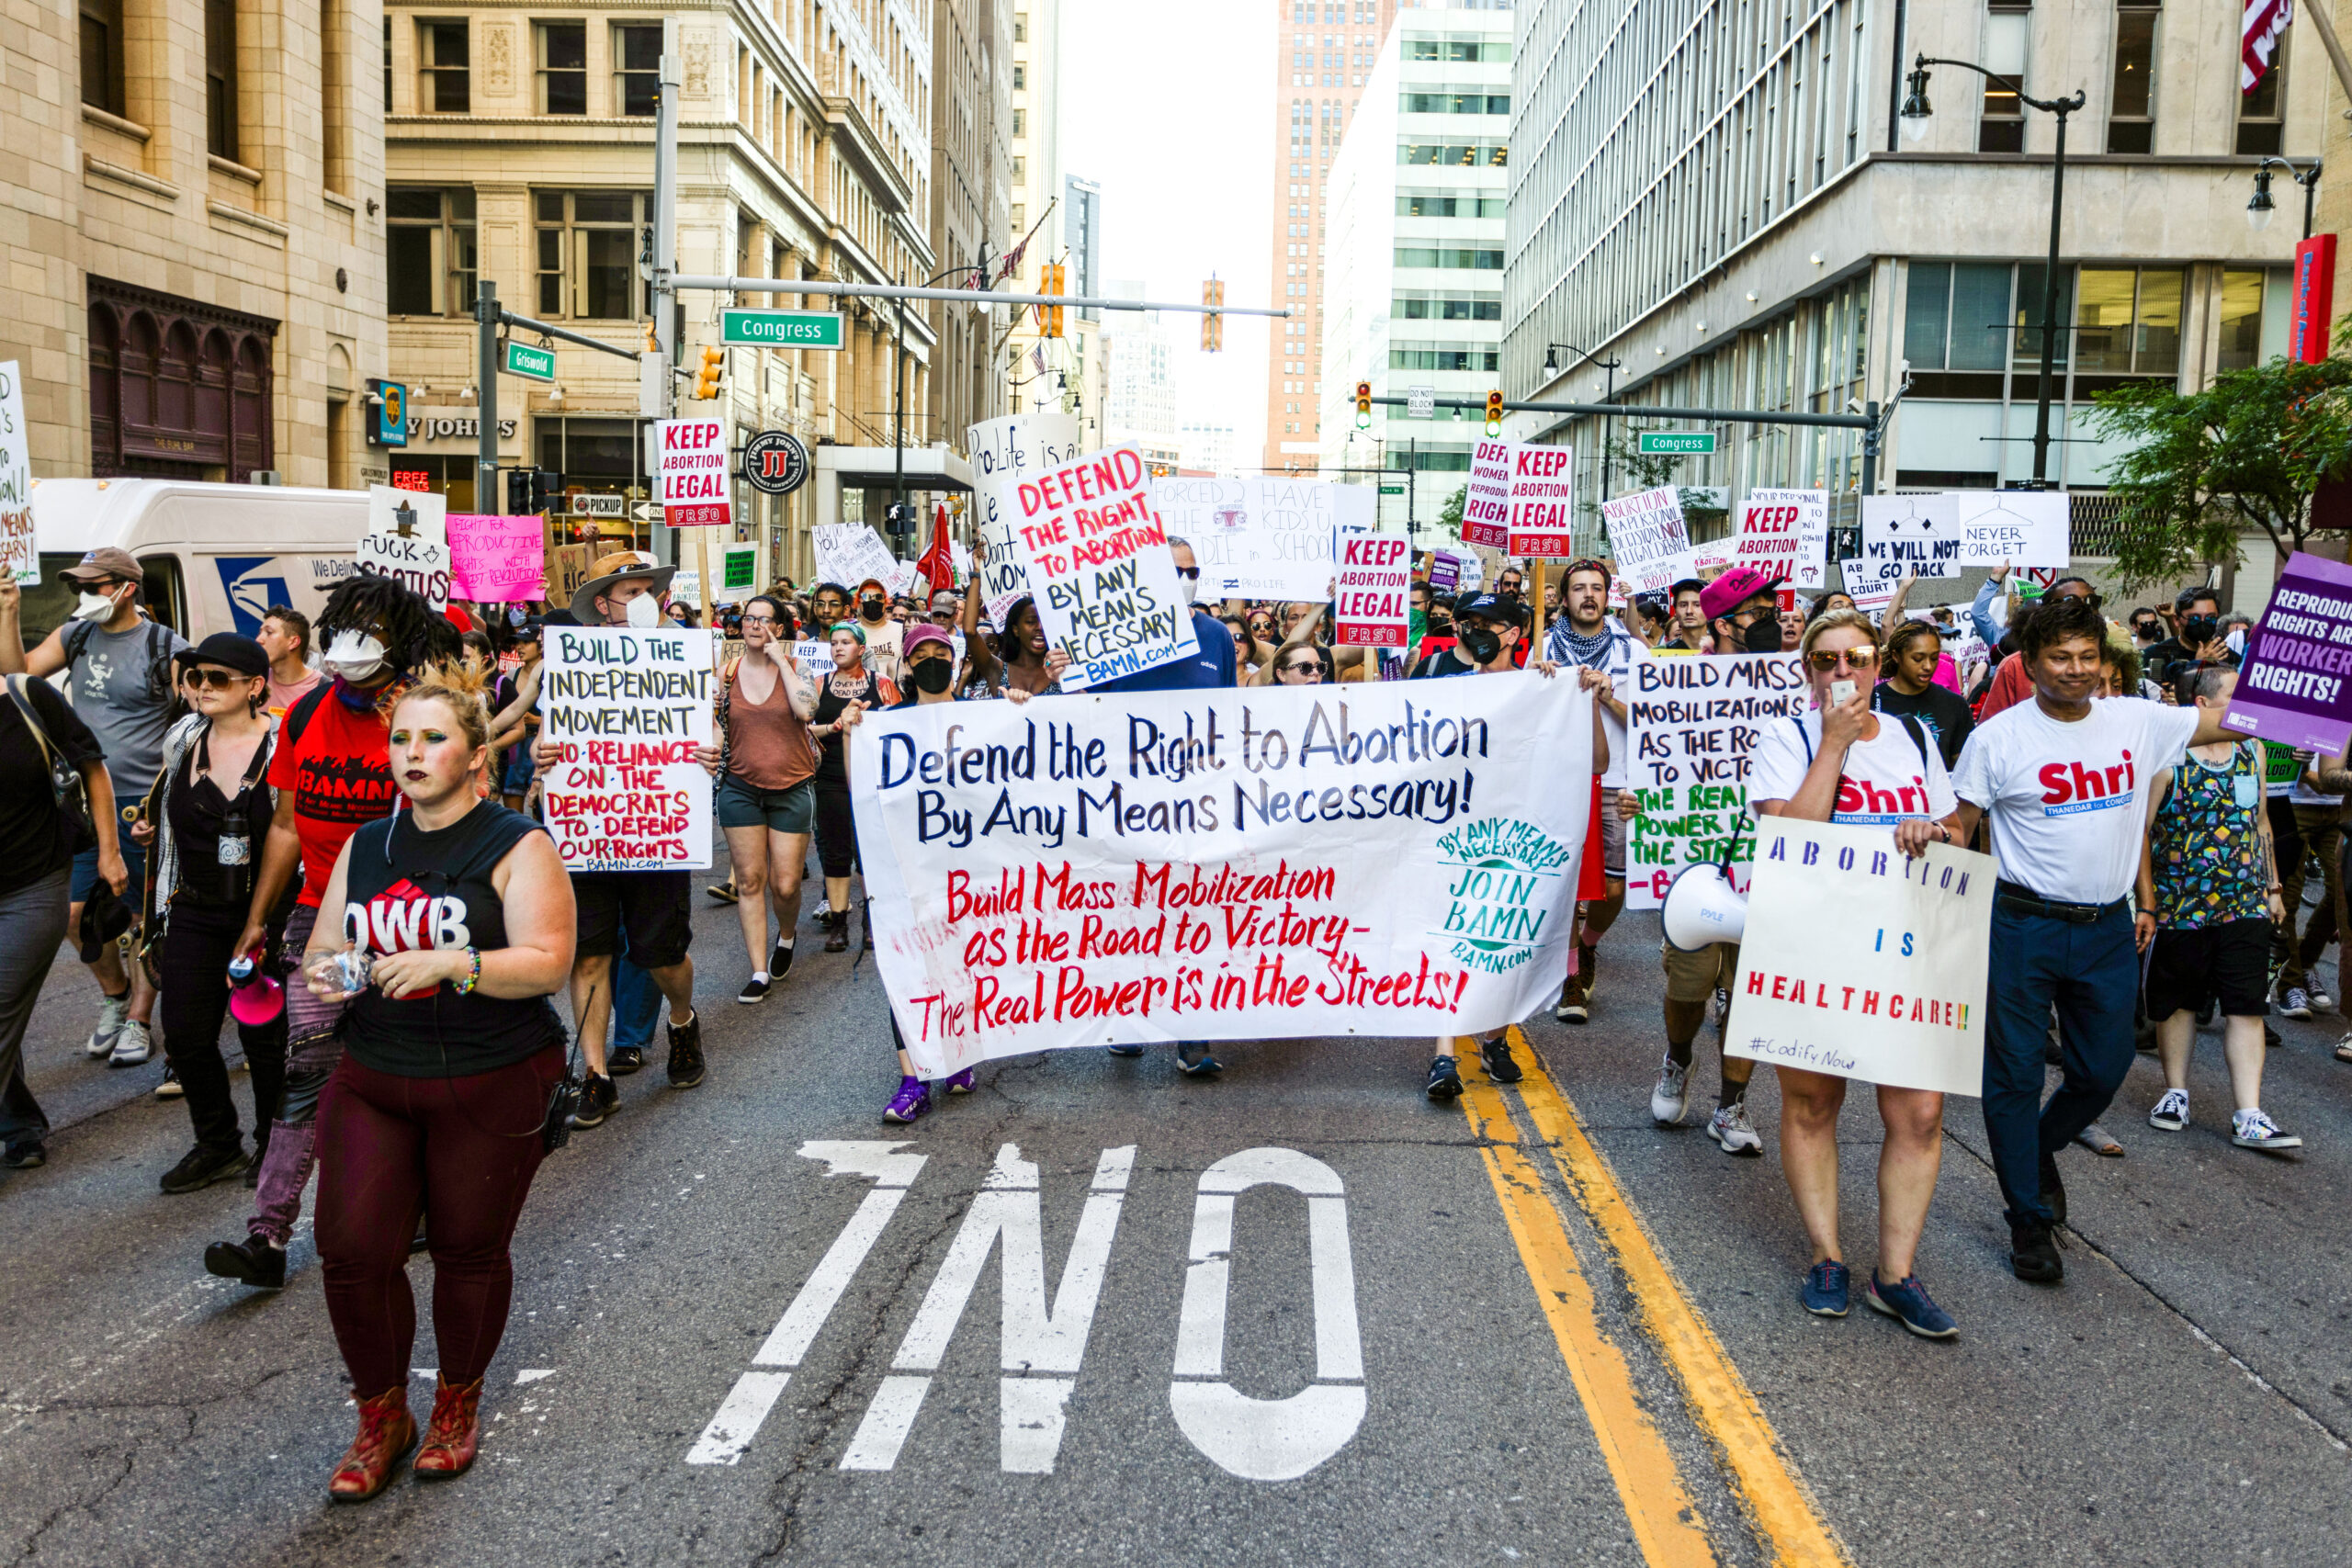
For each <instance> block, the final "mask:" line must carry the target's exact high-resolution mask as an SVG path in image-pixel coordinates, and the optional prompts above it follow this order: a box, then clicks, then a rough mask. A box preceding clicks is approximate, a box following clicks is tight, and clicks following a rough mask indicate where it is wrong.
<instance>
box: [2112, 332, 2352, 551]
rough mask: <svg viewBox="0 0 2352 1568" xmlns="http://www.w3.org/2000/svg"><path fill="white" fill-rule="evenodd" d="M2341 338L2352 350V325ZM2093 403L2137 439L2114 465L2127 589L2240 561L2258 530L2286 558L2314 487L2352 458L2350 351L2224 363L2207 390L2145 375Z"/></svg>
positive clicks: (2302, 530) (2303, 532) (2305, 529)
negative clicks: (2242, 544)
mask: <svg viewBox="0 0 2352 1568" xmlns="http://www.w3.org/2000/svg"><path fill="white" fill-rule="evenodd" d="M2338 346H2339V348H2342V347H2352V326H2347V332H2346V336H2345V337H2344V338H2343V339H2342V340H2340V341H2339V345H2338ZM2095 401H2096V405H2097V406H2096V407H2095V408H2094V410H2093V412H2092V414H2091V422H2092V423H2093V425H2094V426H2095V427H2096V428H2097V429H2098V433H2099V434H2100V435H2101V436H2103V437H2105V438H2106V439H2108V440H2109V441H2116V442H2120V443H2124V444H2127V445H2128V446H2129V447H2130V450H2128V451H2127V452H2125V453H2124V455H2123V456H2122V457H2118V458H2116V459H2115V460H2114V461H2113V462H2111V463H2109V465H2108V467H2107V480H2108V484H2109V490H2110V492H2111V493H2113V494H2114V495H2116V496H2117V497H2119V498H2120V500H2121V502H2122V511H2121V515H2120V518H2119V519H2118V521H2119V523H2120V528H2119V529H2118V531H2117V544H2116V561H2115V565H2116V575H2117V576H2118V577H2119V578H2120V579H2121V580H2122V581H2123V583H2124V585H2125V587H2126V589H2127V590H2136V589H2139V588H2141V587H2143V586H2145V585H2147V584H2149V583H2152V582H2159V581H2166V580H2169V579H2175V578H2178V577H2180V576H2182V575H2183V574H2184V573H2187V572H2189V571H2193V570H2197V569H2198V568H2199V567H2201V566H2203V565H2206V564H2207V563H2210V562H2219V561H2234V560H2236V559H2237V556H2238V541H2239V539H2240V538H2241V537H2242V536H2245V534H2247V533H2248V532H2251V531H2253V530H2256V529H2259V530H2260V531H2261V532H2262V533H2264V534H2266V535H2267V536H2269V538H2270V542H2271V544H2272V545H2273V546H2274V547H2276V548H2277V549H2278V553H2279V555H2280V556H2281V557H2285V556H2287V555H2290V554H2291V553H2293V552H2294V551H2296V550H2299V549H2301V548H2302V547H2304V545H2305V544H2306V543H2307V542H2308V541H2309V540H2310V538H2311V536H2312V493H2313V492H2314V491H2317V490H2318V489H2319V487H2320V485H2321V484H2322V483H2324V481H2326V480H2328V479H2334V478H2336V477H2339V476H2341V475H2343V474H2344V473H2345V472H2346V467H2347V462H2348V461H2352V359H2347V358H2346V357H2345V355H2343V354H2341V353H2338V354H2335V355H2329V356H2328V357H2327V358H2326V359H2324V360H2322V361H2321V362H2320V363H2318V364H2316V365H2297V364H2293V363H2291V362H2290V361H2288V360H2285V359H2274V360H2272V361H2271V362H2270V363H2269V364H2267V365H2259V366H2255V367H2250V368H2247V369H2244V370H2224V371H2222V373H2221V374H2220V375H2219V376H2217V377H2215V378H2214V379H2213V384H2212V385H2211V387H2208V388H2206V389H2203V390H2201V391H2195V392H2182V391H2178V390H2176V389H2174V388H2173V387H2172V386H2170V385H2169V384H2166V383H2163V382H2148V383H2144V384H2142V385H2137V386H2129V387H2123V388H2120V389H2116V390H2114V391H2111V392H2104V393H2101V394H2099V395H2098V398H2097V399H2096V400H2095Z"/></svg>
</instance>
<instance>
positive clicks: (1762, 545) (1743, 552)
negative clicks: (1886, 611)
mask: <svg viewBox="0 0 2352 1568" xmlns="http://www.w3.org/2000/svg"><path fill="white" fill-rule="evenodd" d="M1828 553H1829V492H1828V491H1821V490H1752V491H1748V492H1747V500H1746V501H1744V502H1741V503H1740V508H1739V532H1738V533H1737V534H1736V535H1735V536H1733V540H1732V564H1733V565H1735V566H1752V567H1755V568H1757V569H1758V570H1761V571H1763V572H1765V573H1766V574H1768V575H1770V576H1772V577H1784V578H1786V579H1788V585H1789V586H1790V587H1791V588H1804V589H1815V588H1822V587H1826V586H1827V584H1828V581H1829V576H1828V573H1829V562H1828V559H1827V557H1828Z"/></svg>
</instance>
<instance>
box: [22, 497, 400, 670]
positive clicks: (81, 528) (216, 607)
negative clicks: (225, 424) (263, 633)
mask: <svg viewBox="0 0 2352 1568" xmlns="http://www.w3.org/2000/svg"><path fill="white" fill-rule="evenodd" d="M32 502H33V540H34V543H35V545H36V546H37V547H38V548H39V549H40V586H38V587H28V588H27V589H26V590H25V591H24V612H23V628H24V635H25V646H26V647H28V648H30V647H32V646H33V645H35V644H37V643H39V642H40V640H41V639H42V638H43V637H47V636H48V635H49V634H50V633H51V631H53V630H55V629H56V628H57V627H58V626H60V625H62V624H63V622H64V621H65V620H66V618H67V617H68V616H70V615H72V614H73V613H74V603H75V594H74V590H73V589H72V588H70V587H68V586H67V585H66V583H65V581H63V579H62V576H61V575H60V574H61V573H62V572H63V571H64V570H66V569H67V568H68V567H71V566H74V565H75V564H77V563H78V562H79V561H80V560H81V558H82V557H83V556H84V555H85V553H87V552H88V551H91V550H94V549H96V548H98V547H100V546H103V545H116V546H119V547H121V548H123V549H126V550H129V551H130V553H131V554H132V555H133V556H134V557H136V558H138V560H139V562H140V564H141V566H143V567H145V568H146V569H147V582H146V594H145V597H146V603H147V605H148V607H149V609H150V610H151V611H152V612H153V615H154V616H155V618H156V619H157V620H160V621H163V622H164V623H165V624H166V625H168V626H171V627H172V628H173V629H174V630H175V631H177V632H178V633H179V634H180V635H181V636H182V637H186V638H187V640H188V641H190V642H202V641H203V640H204V639H205V637H208V636H209V635H211V634H212V633H214V632H220V631H229V632H242V633H243V634H244V635H245V636H247V637H251V636H253V635H254V633H256V632H258V631H260V630H261V621H262V617H263V616H264V615H266V614H268V612H269V607H270V606H271V605H273V604H287V605H291V606H292V607H293V608H295V609H297V610H300V611H301V612H302V613H303V614H304V615H308V616H310V617H311V619H312V620H316V619H317V618H318V615H319V611H320V610H321V609H322V608H323V607H324V605H325V604H326V597H327V594H328V593H329V592H332V591H333V590H334V586H335V584H337V583H339V582H341V581H343V580H344V579H345V578H346V577H348V576H350V575H351V571H352V558H353V554H354V551H355V547H356V544H357V541H358V539H359V536H361V535H362V534H365V533H366V532H367V531H368V492H367V491H354V490H301V489H296V488H294V487H291V486H288V485H232V484H199V483H195V482H192V481H187V480H181V479H35V480H34V481H33V492H32Z"/></svg>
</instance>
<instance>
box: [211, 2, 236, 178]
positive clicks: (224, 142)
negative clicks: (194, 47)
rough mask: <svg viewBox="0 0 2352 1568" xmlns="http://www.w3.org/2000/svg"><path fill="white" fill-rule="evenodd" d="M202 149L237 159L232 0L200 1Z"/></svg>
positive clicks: (219, 155) (233, 159)
mask: <svg viewBox="0 0 2352 1568" xmlns="http://www.w3.org/2000/svg"><path fill="white" fill-rule="evenodd" d="M204 150H205V151H206V152H209V153H211V154H212V155H213V156H214V157H216V158H227V159H229V160H231V161H232V162H234V161H235V159H236V156H237V3H236V0H204Z"/></svg>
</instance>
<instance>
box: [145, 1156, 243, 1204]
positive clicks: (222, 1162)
mask: <svg viewBox="0 0 2352 1568" xmlns="http://www.w3.org/2000/svg"><path fill="white" fill-rule="evenodd" d="M244 1173H245V1150H244V1145H243V1144H240V1145H237V1146H236V1147H235V1148H233V1149H208V1148H206V1147H205V1146H204V1145H202V1144H198V1145H196V1147H194V1148H192V1149H190V1150H188V1152H187V1155H186V1156H183V1157H182V1158H181V1160H180V1163H179V1164H177V1165H175V1166H174V1167H172V1168H171V1169H169V1170H167V1171H165V1172H164V1181H163V1187H164V1191H166V1192H169V1193H171V1194H173V1195H174V1196H175V1197H176V1196H177V1195H178V1194H180V1193H182V1192H194V1191H197V1190H199V1189H202V1188H206V1187H209V1186H211V1185H212V1184H213V1183H214V1182H216V1181H227V1180H229V1179H231V1178H232V1177H238V1176H243V1174H244Z"/></svg>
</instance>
